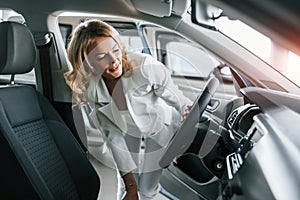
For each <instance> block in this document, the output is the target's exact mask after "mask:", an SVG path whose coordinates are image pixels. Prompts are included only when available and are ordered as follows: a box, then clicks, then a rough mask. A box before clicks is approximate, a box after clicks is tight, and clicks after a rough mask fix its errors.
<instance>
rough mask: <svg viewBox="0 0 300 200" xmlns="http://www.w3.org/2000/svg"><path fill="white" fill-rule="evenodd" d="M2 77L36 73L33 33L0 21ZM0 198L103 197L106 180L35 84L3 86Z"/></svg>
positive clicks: (0, 120)
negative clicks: (101, 181)
mask: <svg viewBox="0 0 300 200" xmlns="http://www.w3.org/2000/svg"><path fill="white" fill-rule="evenodd" d="M0 44H1V46H0V74H21V73H26V72H29V71H30V70H31V69H33V66H34V65H35V62H36V54H37V52H36V48H35V44H34V39H33V36H32V34H31V32H30V31H29V29H28V28H27V27H26V26H25V25H22V24H19V23H15V22H3V23H0ZM0 152H1V156H0V163H1V164H0V169H1V171H0V184H1V186H0V195H1V196H2V195H4V196H5V197H6V198H7V199H72V200H75V199H97V196H98V192H99V188H100V180H99V177H98V175H97V173H96V171H95V170H94V168H93V166H92V165H91V163H90V162H89V160H88V158H87V155H86V153H85V152H84V151H83V150H82V148H81V146H80V145H79V143H78V142H77V141H76V139H75V137H74V136H73V134H72V133H71V131H70V130H69V129H68V127H67V126H66V125H65V123H64V122H63V120H62V119H61V117H60V116H59V115H58V113H57V112H56V111H55V109H54V108H53V106H52V104H51V103H50V102H49V101H48V100H47V99H46V98H45V97H44V96H42V95H41V94H40V93H39V92H38V91H36V90H35V89H34V88H32V87H30V86H21V85H7V86H1V87H0Z"/></svg>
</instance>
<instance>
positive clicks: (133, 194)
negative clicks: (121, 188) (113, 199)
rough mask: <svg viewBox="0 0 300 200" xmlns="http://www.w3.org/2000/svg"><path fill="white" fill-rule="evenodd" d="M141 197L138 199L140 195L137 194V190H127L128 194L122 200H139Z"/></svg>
mask: <svg viewBox="0 0 300 200" xmlns="http://www.w3.org/2000/svg"><path fill="white" fill-rule="evenodd" d="M138 199H139V197H138V193H137V189H136V190H135V191H134V190H129V191H127V190H126V193H125V195H124V197H123V199H122V200H138Z"/></svg>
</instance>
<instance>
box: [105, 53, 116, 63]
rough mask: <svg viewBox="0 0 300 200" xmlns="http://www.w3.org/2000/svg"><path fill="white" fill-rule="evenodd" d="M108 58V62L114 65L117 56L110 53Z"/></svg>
mask: <svg viewBox="0 0 300 200" xmlns="http://www.w3.org/2000/svg"><path fill="white" fill-rule="evenodd" d="M107 57H108V59H109V60H108V61H109V63H110V64H111V63H114V61H115V60H116V58H117V56H116V55H115V54H114V53H113V52H111V51H109V52H108V55H107Z"/></svg>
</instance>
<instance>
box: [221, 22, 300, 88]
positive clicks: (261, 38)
mask: <svg viewBox="0 0 300 200" xmlns="http://www.w3.org/2000/svg"><path fill="white" fill-rule="evenodd" d="M215 26H216V27H217V29H218V30H219V31H221V32H222V33H224V34H226V35H227V36H229V37H230V38H232V39H233V40H235V41H236V42H238V43H239V44H241V45H242V46H244V47H245V48H247V49H248V50H249V51H251V52H253V53H254V54H255V55H257V56H258V57H259V58H261V59H262V60H264V61H265V62H267V63H268V64H270V65H271V66H273V67H274V68H275V69H276V70H277V71H279V72H280V73H281V74H283V75H284V76H286V77H287V78H288V79H290V80H291V81H292V82H294V83H295V84H297V85H298V86H300V79H299V77H300V57H299V56H298V55H296V54H295V53H293V52H291V51H289V50H287V49H285V48H283V47H281V46H280V45H279V44H277V43H276V42H275V41H272V40H271V39H270V38H268V37H266V36H265V35H263V34H261V33H259V32H258V31H256V30H254V29H253V28H251V27H249V26H248V25H246V24H244V23H243V22H241V21H239V20H230V19H228V18H227V17H220V18H219V19H218V20H216V21H215Z"/></svg>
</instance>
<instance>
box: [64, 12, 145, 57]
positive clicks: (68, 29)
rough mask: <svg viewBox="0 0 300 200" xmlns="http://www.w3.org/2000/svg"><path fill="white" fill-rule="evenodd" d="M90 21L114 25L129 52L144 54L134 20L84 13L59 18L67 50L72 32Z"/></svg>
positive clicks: (67, 14) (66, 14) (68, 14)
mask: <svg viewBox="0 0 300 200" xmlns="http://www.w3.org/2000/svg"><path fill="white" fill-rule="evenodd" d="M88 19H100V20H103V21H105V22H107V23H108V24H110V25H112V26H113V27H114V28H115V29H116V30H117V31H118V32H119V34H120V39H121V41H122V43H123V44H124V45H125V46H126V47H127V49H128V50H129V51H134V52H142V50H143V44H142V41H141V38H140V36H139V34H138V30H137V27H136V23H135V21H134V20H129V19H123V18H116V17H107V16H101V15H100V16H90V15H87V14H84V13H64V14H62V15H61V16H60V17H59V19H58V20H59V28H60V32H61V35H62V38H63V41H64V42H65V46H66V48H67V45H68V40H69V39H70V35H71V33H72V30H73V29H74V28H75V27H76V26H78V25H79V24H80V23H82V22H84V21H86V20H88Z"/></svg>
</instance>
